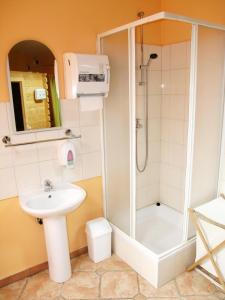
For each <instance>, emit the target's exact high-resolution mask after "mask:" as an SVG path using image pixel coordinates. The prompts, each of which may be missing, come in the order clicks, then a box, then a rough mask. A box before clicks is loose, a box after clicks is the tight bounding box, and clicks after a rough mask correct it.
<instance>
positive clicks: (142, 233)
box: [136, 204, 183, 254]
mask: <svg viewBox="0 0 225 300" xmlns="http://www.w3.org/2000/svg"><path fill="white" fill-rule="evenodd" d="M182 226H183V214H182V213H180V212H178V211H176V210H174V209H173V208H170V207H169V206H167V205H164V204H161V205H160V206H157V205H156V204H153V205H150V206H147V207H144V208H141V209H139V210H137V220H136V228H137V230H136V239H137V241H138V242H140V243H141V244H142V245H144V246H146V247H147V248H148V249H150V250H152V251H153V252H154V253H156V254H161V253H163V252H165V251H167V250H169V249H171V248H174V247H176V246H178V245H179V244H180V243H181V242H182V233H183V232H182V230H183V228H182Z"/></svg>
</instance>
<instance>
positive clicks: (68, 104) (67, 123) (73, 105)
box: [61, 99, 80, 128]
mask: <svg viewBox="0 0 225 300" xmlns="http://www.w3.org/2000/svg"><path fill="white" fill-rule="evenodd" d="M61 114H62V124H63V127H65V128H70V127H78V126H79V123H80V120H79V112H78V100H68V99H65V100H62V101H61Z"/></svg>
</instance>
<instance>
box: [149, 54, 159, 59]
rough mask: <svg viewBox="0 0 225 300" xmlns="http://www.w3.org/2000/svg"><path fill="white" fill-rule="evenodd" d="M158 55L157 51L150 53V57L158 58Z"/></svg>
mask: <svg viewBox="0 0 225 300" xmlns="http://www.w3.org/2000/svg"><path fill="white" fill-rule="evenodd" d="M157 57H158V54H157V53H151V54H150V55H149V58H150V59H156V58H157Z"/></svg>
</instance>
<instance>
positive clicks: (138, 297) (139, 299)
mask: <svg viewBox="0 0 225 300" xmlns="http://www.w3.org/2000/svg"><path fill="white" fill-rule="evenodd" d="M145 299H146V297H145V296H143V295H141V294H138V295H136V296H135V297H134V300H145Z"/></svg>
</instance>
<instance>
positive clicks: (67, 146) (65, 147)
mask: <svg viewBox="0 0 225 300" xmlns="http://www.w3.org/2000/svg"><path fill="white" fill-rule="evenodd" d="M58 156H59V163H60V165H61V166H65V167H66V168H70V169H72V168H74V166H75V147H74V144H73V143H72V142H70V141H66V142H64V143H63V144H61V145H60V147H59V150H58Z"/></svg>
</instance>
